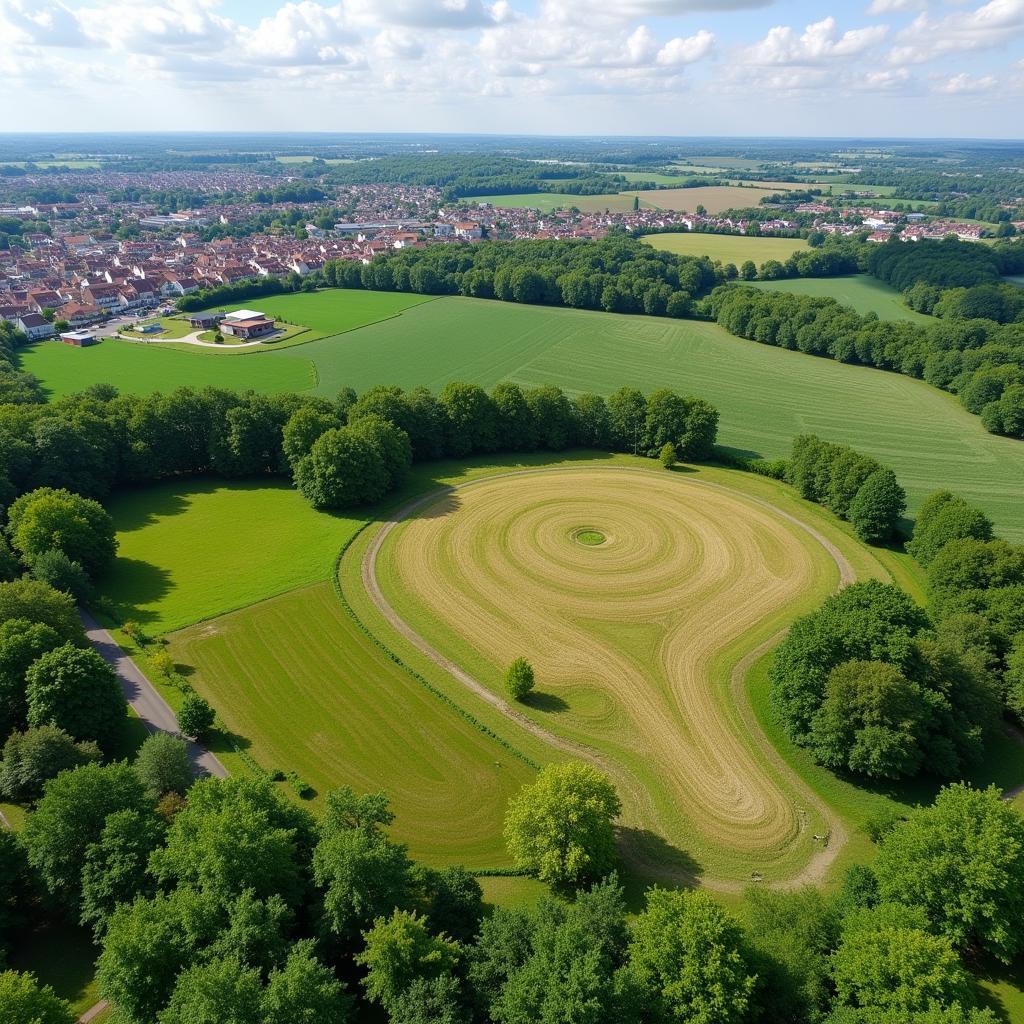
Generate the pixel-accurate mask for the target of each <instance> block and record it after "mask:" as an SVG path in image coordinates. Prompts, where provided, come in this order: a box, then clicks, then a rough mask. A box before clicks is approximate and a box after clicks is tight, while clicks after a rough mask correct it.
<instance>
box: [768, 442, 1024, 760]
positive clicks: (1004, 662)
mask: <svg viewBox="0 0 1024 1024" xmlns="http://www.w3.org/2000/svg"><path fill="white" fill-rule="evenodd" d="M870 465H871V460H865V459H864V458H863V457H862V456H859V455H858V454H857V453H856V452H854V451H853V450H852V449H849V448H845V447H843V446H836V445H828V444H825V443H824V442H821V441H820V440H819V439H817V438H814V437H801V438H797V439H796V442H795V444H794V450H793V457H792V459H791V460H790V461H789V462H788V463H787V464H786V465H785V467H783V468H782V469H780V468H779V467H776V473H775V475H780V474H781V472H784V473H785V475H786V477H787V479H789V480H790V482H792V483H793V484H794V485H795V486H796V487H797V489H798V490H799V491H800V493H801V494H802V495H803V496H804V497H806V498H809V499H810V500H816V501H820V502H821V503H823V504H825V505H827V506H828V507H830V508H831V509H832V510H833V511H835V512H837V514H840V515H843V508H844V507H847V508H852V503H851V501H850V494H851V491H852V488H853V487H855V486H856V484H857V480H859V479H863V480H865V481H867V480H870V479H871V476H870V475H869V476H865V474H867V473H870V472H871V470H870ZM873 472H874V473H875V474H877V473H878V472H879V471H878V470H874V471H873ZM885 472H888V471H885ZM876 479H877V477H876ZM864 486H865V487H866V486H867V484H866V482H865V484H864ZM887 490H888V488H887ZM854 501H856V499H854ZM902 507H903V502H902V492H899V494H898V496H897V498H896V500H895V501H894V503H893V505H892V507H891V517H890V522H892V523H893V525H895V520H896V519H897V518H898V515H899V512H900V511H902ZM849 518H850V519H851V522H852V521H853V515H852V514H851V515H850V516H849ZM907 550H908V551H909V552H910V554H912V555H913V556H914V558H916V559H917V561H918V562H919V563H920V564H921V565H922V566H923V567H924V569H925V570H926V574H927V592H928V599H929V603H928V608H927V609H923V608H920V607H919V606H918V605H917V604H916V603H915V602H914V601H913V600H912V599H911V598H910V597H909V596H908V595H906V594H905V593H903V592H902V591H901V590H900V589H899V588H898V587H896V586H894V585H892V584H881V583H879V582H877V581H868V582H865V583H858V584H855V585H853V586H850V587H847V588H846V589H845V590H843V591H841V592H840V593H839V594H837V595H835V596H834V597H831V598H829V599H828V600H827V601H826V602H825V603H824V604H823V605H822V606H821V607H820V608H819V609H817V610H816V611H814V612H812V613H811V614H809V615H807V616H804V617H803V618H801V619H799V620H797V622H796V623H795V624H794V625H793V628H792V629H791V630H790V632H789V634H788V635H787V637H786V639H785V640H784V641H783V642H782V644H780V645H779V647H778V648H777V650H776V652H775V654H774V657H773V662H772V667H771V670H770V679H771V685H772V701H773V706H774V708H775V710H776V713H777V714H778V715H779V717H780V719H781V721H782V722H783V724H784V725H785V727H786V730H787V732H788V734H789V736H790V738H791V739H793V740H794V742H796V743H798V744H800V745H802V746H806V747H808V748H809V749H810V751H811V753H812V755H813V756H814V757H815V759H816V760H817V761H818V762H819V763H821V764H823V765H825V766H827V767H829V768H831V769H833V770H837V771H844V772H853V773H856V774H861V775H864V776H867V777H869V778H876V779H886V778H888V779H897V778H906V777H910V776H914V775H916V774H918V773H919V772H922V771H925V772H928V773H929V774H932V775H936V776H938V777H940V778H959V777H962V775H963V773H964V772H965V771H966V770H967V769H969V768H970V767H971V766H973V765H975V764H977V763H978V762H979V761H980V759H981V757H982V755H983V754H984V751H985V745H986V742H987V741H988V740H989V739H990V738H991V737H992V736H993V735H994V734H995V731H996V730H997V729H998V727H999V725H1000V722H1001V720H1002V717H1003V715H1004V713H1009V714H1010V715H1012V716H1014V717H1016V718H1018V719H1019V720H1021V721H1024V612H1022V611H1021V608H1022V607H1024V605H1022V600H1024V547H1022V546H1021V545H1014V544H1010V543H1008V542H1007V541H1004V540H1001V539H999V538H997V537H995V535H994V532H993V527H992V523H991V521H990V520H989V519H988V517H987V516H986V515H985V514H984V513H983V512H982V511H981V510H980V509H978V508H975V507H973V506H971V505H970V504H969V503H968V502H966V501H964V500H963V499H962V498H960V497H958V496H956V495H954V494H951V493H950V492H949V491H938V492H936V493H935V494H933V495H931V496H930V497H929V498H928V499H926V501H925V502H924V504H923V505H922V507H921V510H920V513H919V515H918V518H917V521H916V523H915V525H914V530H913V535H912V537H911V539H910V540H909V542H908V544H907Z"/></svg>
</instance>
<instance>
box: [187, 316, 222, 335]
mask: <svg viewBox="0 0 1024 1024" xmlns="http://www.w3.org/2000/svg"><path fill="white" fill-rule="evenodd" d="M217 320H218V316H217V315H216V314H214V313H195V314H194V315H192V316H190V317H189V318H188V322H189V324H190V325H191V326H192V327H198V328H200V330H204V331H208V330H209V329H210V328H211V327H213V326H214V324H216V323H217Z"/></svg>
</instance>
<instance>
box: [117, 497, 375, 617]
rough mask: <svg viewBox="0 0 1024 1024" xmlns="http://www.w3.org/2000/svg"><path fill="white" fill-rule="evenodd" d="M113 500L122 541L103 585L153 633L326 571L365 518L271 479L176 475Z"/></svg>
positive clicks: (121, 611) (121, 610)
mask: <svg viewBox="0 0 1024 1024" xmlns="http://www.w3.org/2000/svg"><path fill="white" fill-rule="evenodd" d="M106 505H107V508H108V509H109V511H110V513H111V515H112V516H113V518H114V526H115V528H116V529H117V539H118V544H119V548H118V555H117V559H116V561H115V562H114V565H113V568H112V569H111V570H110V572H109V573H108V574H107V576H106V578H105V579H104V581H103V588H102V589H103V593H104V595H105V597H106V598H107V599H108V600H109V601H110V602H112V603H113V606H114V610H115V611H116V613H117V617H118V618H119V619H120V620H121V621H122V622H123V621H128V620H134V621H136V622H138V623H139V624H140V625H141V626H142V627H143V629H144V631H145V632H147V633H149V634H150V635H152V636H157V635H159V634H161V633H165V632H167V631H169V630H173V629H179V628H181V627H182V626H185V625H188V624H189V623H193V622H196V621H198V620H200V619H207V618H210V617H211V616H215V615H220V614H222V613H224V612H227V611H231V610H233V609H236V608H243V607H245V606H246V605H250V604H252V603H253V602H256V601H262V600H264V599H265V598H268V597H271V596H272V595H274V594H279V593H282V592H284V591H286V590H292V589H294V588H296V587H301V586H304V585H306V584H308V583H313V582H316V581H317V580H326V579H328V578H329V577H330V573H331V565H332V563H333V559H334V558H335V556H336V555H337V553H338V551H339V550H340V548H341V546H342V545H343V544H344V543H345V541H346V540H347V539H348V538H349V537H351V536H352V534H353V533H354V532H355V531H356V530H357V529H358V528H359V526H360V525H361V523H362V519H359V518H354V517H346V516H341V515H330V514H328V513H326V512H317V511H316V510H315V509H313V508H312V507H311V506H310V505H309V503H308V502H307V501H306V500H305V499H304V498H303V497H302V495H300V494H299V493H298V491H296V490H295V489H294V488H292V487H290V486H289V485H288V484H286V483H284V482H281V481H270V480H267V481H261V482H246V481H236V482H231V483H225V482H219V481H212V480H173V481H169V482H166V483H161V484H156V485H154V486H151V487H140V488H137V489H132V490H125V491H121V492H119V493H118V494H116V495H115V496H114V497H112V498H111V499H109V500H108V501H107V502H106Z"/></svg>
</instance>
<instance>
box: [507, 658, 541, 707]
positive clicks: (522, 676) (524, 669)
mask: <svg viewBox="0 0 1024 1024" xmlns="http://www.w3.org/2000/svg"><path fill="white" fill-rule="evenodd" d="M533 682H534V680H533V666H532V665H531V664H530V663H529V662H528V661H527V660H526V659H525V658H516V660H515V661H513V662H512V664H511V665H509V667H508V670H507V671H506V673H505V688H506V689H507V690H508V695H509V696H510V697H511V698H512V699H513V700H523V699H524V698H525V697H526V695H527V694H528V693H529V692H530V691H531V690H532V689H533Z"/></svg>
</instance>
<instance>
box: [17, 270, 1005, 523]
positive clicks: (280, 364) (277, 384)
mask: <svg viewBox="0 0 1024 1024" xmlns="http://www.w3.org/2000/svg"><path fill="white" fill-rule="evenodd" d="M801 285H807V286H808V287H812V288H818V289H821V292H820V293H821V294H829V293H835V294H836V297H837V298H840V301H844V299H843V298H841V296H842V295H845V296H846V298H845V301H849V302H851V303H860V304H861V309H862V310H864V311H867V309H868V308H874V310H875V311H876V312H880V313H881V312H887V315H890V316H895V315H897V314H902V313H909V311H905V310H904V309H903V307H902V305H901V304H900V303H899V302H898V299H897V298H896V296H895V293H889V292H887V291H886V290H885V289H884V287H883V286H881V285H875V284H873V283H871V282H869V281H867V279H864V278H856V277H854V278H836V279H829V280H828V281H820V280H812V279H806V280H801V281H795V282H794V281H786V282H770V283H769V282H765V284H764V286H765V287H768V286H772V287H775V286H789V287H794V288H796V287H798V286H801ZM844 289H845V291H843V290H844ZM360 294H361V293H359V292H347V291H340V292H325V293H318V294H316V295H294V296H285V297H282V298H281V300H280V302H281V306H280V307H278V305H277V303H276V302H275V303H274V305H273V308H274V310H275V311H280V313H281V315H284V310H287V312H288V316H289V318H294V319H295V320H296V321H298V322H305V321H306V320H316V321H317V324H318V326H319V329H321V330H331V327H332V322H331V321H329V320H328V319H327V317H328V316H329V312H327V310H328V307H329V305H330V303H331V302H332V301H337V302H338V303H346V302H347V301H348V299H349V297H351V296H355V297H358V296H359V295H360ZM321 296H327V298H326V299H325V298H322V297H321ZM336 297H337V298H336ZM413 298H415V297H413ZM865 303H870V304H871V307H868V306H866V305H865ZM260 305H261V306H264V307H266V308H267V309H271V308H272V306H271V303H269V302H263V303H260ZM307 307H308V308H307ZM345 308H346V309H347V308H350V307H348V306H346V307H345ZM304 318H305V319H304ZM345 324H350V321H349V320H346V319H342V318H339V320H337V321H334V322H333V326H334V327H336V328H337V331H335V332H334V333H339V332H340V331H341V330H344V329H345V328H344V325H345ZM257 353H258V354H244V355H243V354H241V353H239V354H237V355H234V356H232V357H230V358H228V357H227V356H225V355H223V354H220V353H216V352H214V353H206V352H199V351H196V352H166V351H158V350H156V349H155V346H141V345H129V344H124V343H120V344H119V343H115V342H107V343H105V344H103V345H99V346H96V347H95V348H91V349H81V350H78V349H71V348H69V347H67V346H63V345H56V344H53V343H43V344H40V345H35V346H32V347H30V348H29V349H28V350H26V352H25V353H24V355H23V357H22V358H23V365H24V368H25V369H27V370H30V371H31V372H33V373H35V374H37V376H39V377H40V378H41V379H42V380H43V382H44V384H45V385H46V386H47V387H48V388H49V389H50V391H51V393H53V394H58V395H59V394H66V393H68V392H70V391H76V390H80V389H81V388H83V387H85V386H87V385H88V384H92V383H95V382H97V381H108V382H110V383H112V384H115V385H116V386H117V387H119V388H121V389H122V390H124V391H134V392H148V391H153V390H158V389H159V390H167V389H169V388H171V387H174V386H175V385H178V384H192V385H195V386H201V385H203V384H215V385H217V386H221V387H237V388H239V389H245V388H253V389H254V390H257V391H263V392H275V391H288V390H306V389H314V388H315V389H316V390H317V391H318V392H319V393H321V394H325V395H334V394H336V393H337V392H338V390H339V389H340V388H342V387H346V386H350V387H354V388H355V389H356V390H357V391H361V390H364V389H365V388H368V387H371V386H373V385H374V384H401V385H403V386H405V387H415V386H417V385H421V384H422V385H426V386H428V387H431V388H434V389H439V388H441V387H443V386H444V385H445V384H446V383H448V382H449V381H451V380H466V381H470V382H472V383H477V384H480V385H482V386H484V387H491V386H492V385H494V384H495V383H497V382H498V381H501V380H510V381H514V382H516V383H518V384H521V385H524V386H528V387H532V386H535V385H540V384H557V385H559V386H561V387H563V388H565V389H566V390H568V391H570V392H574V393H579V392H582V391H595V392H598V393H601V394H610V393H611V392H612V391H614V390H615V389H616V388H619V387H621V386H623V385H629V386H631V387H637V388H641V389H644V390H652V389H654V388H657V387H669V388H674V389H677V390H679V391H682V392H686V393H688V394H695V395H701V396H703V397H705V398H707V399H708V400H709V401H711V402H713V403H714V404H715V405H716V406H717V407H718V408H719V410H720V411H721V415H722V418H721V427H720V433H719V437H720V440H721V442H722V443H723V444H725V445H728V446H731V447H733V448H736V449H740V450H742V451H746V452H754V453H757V454H759V455H764V456H768V457H775V456H780V455H784V454H786V453H787V452H788V451H789V448H790V445H791V443H792V439H793V437H794V436H795V435H796V434H799V433H806V432H813V433H817V434H820V435H821V436H822V437H824V438H827V439H829V440H834V441H839V442H844V443H847V444H851V445H853V446H854V447H856V448H859V449H862V450H864V451H866V452H869V453H871V454H872V455H874V456H876V457H877V458H879V459H881V460H882V461H883V462H885V463H887V464H889V465H891V466H892V467H893V468H894V469H895V470H896V472H897V473H898V474H899V477H900V480H901V481H902V482H903V484H904V486H905V487H906V488H907V490H908V493H909V496H910V504H911V509H912V510H913V508H915V507H916V506H917V505H918V504H919V503H920V501H921V499H922V498H923V497H924V496H925V495H926V494H928V493H929V492H930V491H933V490H935V489H937V488H939V487H949V488H951V489H953V490H955V491H958V492H960V493H962V494H963V495H964V496H965V497H967V498H968V499H969V500H972V501H976V502H977V503H978V504H980V505H981V506H982V507H983V508H985V509H986V510H987V511H988V512H989V513H990V514H991V515H992V516H993V517H994V519H995V521H996V523H997V525H998V527H999V528H1000V530H1002V532H1003V533H1004V534H1005V535H1006V536H1008V537H1012V538H1014V539H1024V505H1022V503H1021V501H1020V494H1021V492H1022V489H1024V445H1022V444H1021V443H1020V442H1019V441H1013V440H1010V439H1008V438H1001V437H995V436H993V435H991V434H988V433H986V432H985V430H984V429H983V428H982V426H981V423H980V421H979V420H978V418H977V417H976V416H972V415H971V414H970V413H968V412H967V411H966V410H964V409H963V408H962V407H961V406H960V404H959V403H958V402H957V400H956V399H955V398H954V397H953V396H951V395H948V394H945V393H943V392H941V391H938V390H936V389H935V388H932V387H930V386H929V385H927V384H925V383H923V382H922V381H917V380H913V379H911V378H908V377H904V376H901V375H899V374H894V373H886V372H884V371H881V370H874V369H869V368H866V367H861V366H850V365H847V364H843V363H837V362H834V361H833V360H830V359H822V358H816V357H812V356H806V355H803V354H802V353H799V352H790V351H783V350H780V349H776V348H772V347H770V346H766V345H759V344H757V343H756V342H752V341H745V340H742V339H739V338H734V337H732V336H731V335H729V334H728V333H726V332H725V331H724V330H722V329H721V328H720V327H718V326H717V325H716V324H712V323H705V322H699V321H678V320H668V319H660V318H651V317H642V316H621V315H618V314H611V313H595V312H589V311H585V310H572V309H554V308H549V307H543V306H519V305H515V304H512V303H504V302H494V301H487V300H483V299H465V298H455V297H446V298H439V299H436V300H433V301H429V302H424V303H421V304H419V305H415V306H413V307H411V308H407V309H405V311H404V312H402V314H401V315H400V316H392V317H391V318H390V319H384V320H378V322H376V323H373V324H370V325H368V326H365V327H362V328H359V329H349V330H348V332H347V333H344V334H340V333H339V336H336V337H325V338H322V339H320V340H316V341H311V342H309V343H308V344H304V345H301V346H297V347H293V348H290V349H284V350H281V351H277V352H274V351H270V352H267V351H260V350H257Z"/></svg>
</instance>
